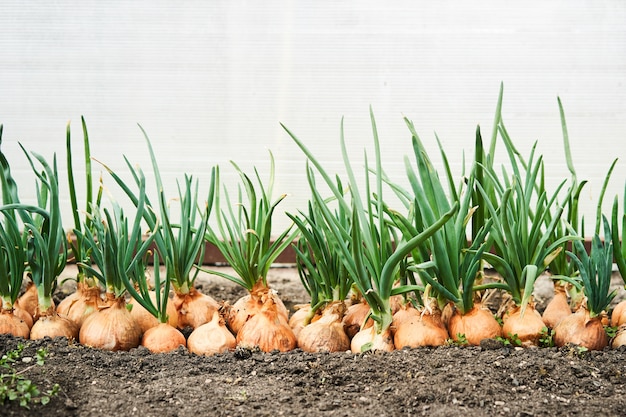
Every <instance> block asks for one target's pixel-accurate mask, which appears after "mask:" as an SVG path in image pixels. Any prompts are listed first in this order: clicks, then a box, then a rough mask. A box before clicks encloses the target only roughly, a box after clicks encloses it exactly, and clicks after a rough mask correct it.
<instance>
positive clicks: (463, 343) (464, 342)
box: [446, 333, 468, 346]
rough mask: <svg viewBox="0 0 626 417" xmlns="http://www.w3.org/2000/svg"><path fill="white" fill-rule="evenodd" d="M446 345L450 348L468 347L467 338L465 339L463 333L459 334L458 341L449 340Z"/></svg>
mask: <svg viewBox="0 0 626 417" xmlns="http://www.w3.org/2000/svg"><path fill="white" fill-rule="evenodd" d="M446 343H447V344H448V345H450V346H467V345H468V343H467V337H465V334H461V333H458V334H457V335H456V339H452V338H450V339H448V340H447V342H446Z"/></svg>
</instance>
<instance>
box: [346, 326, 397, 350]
mask: <svg viewBox="0 0 626 417" xmlns="http://www.w3.org/2000/svg"><path fill="white" fill-rule="evenodd" d="M350 350H351V351H352V352H353V353H361V352H364V351H381V352H391V351H393V350H395V346H394V344H393V337H391V330H390V329H386V330H384V331H382V332H380V333H378V332H376V327H375V326H370V327H366V328H364V329H362V330H359V331H358V332H357V334H355V335H354V337H353V338H352V340H351V341H350Z"/></svg>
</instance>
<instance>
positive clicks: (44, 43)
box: [0, 0, 626, 232]
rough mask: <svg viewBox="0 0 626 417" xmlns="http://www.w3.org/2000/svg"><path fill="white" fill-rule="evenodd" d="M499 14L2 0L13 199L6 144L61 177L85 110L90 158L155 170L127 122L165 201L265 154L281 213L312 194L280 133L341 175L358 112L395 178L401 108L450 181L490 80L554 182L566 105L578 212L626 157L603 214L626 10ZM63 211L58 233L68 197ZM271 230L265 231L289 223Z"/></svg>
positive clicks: (605, 6) (488, 8)
mask: <svg viewBox="0 0 626 417" xmlns="http://www.w3.org/2000/svg"><path fill="white" fill-rule="evenodd" d="M503 4H504V3H503V2H500V1H489V0H478V1H473V2H461V1H439V2H427V1H411V0H405V1H395V2H385V5H383V2H378V1H359V2H357V1H316V2H304V1H302V2H297V1H280V0H272V1H263V2H254V1H241V0H239V1H232V0H231V1H182V2H174V1H147V0H142V1H133V2H128V1H104V2H103V1H93V0H85V1H82V2H72V1H65V0H60V1H55V2H49V1H31V2H21V1H15V0H11V1H3V2H2V3H1V5H0V51H2V54H1V57H0V123H3V124H4V135H3V144H2V148H3V150H4V152H5V153H6V154H7V155H8V157H9V159H10V162H11V164H12V167H13V172H14V174H15V176H16V179H17V181H18V184H19V185H20V187H21V191H20V192H21V196H22V199H23V200H26V201H28V200H29V199H30V200H32V198H33V190H34V181H33V175H32V173H31V172H30V168H29V167H28V165H27V163H26V160H25V158H24V156H23V155H22V154H21V151H20V150H19V148H18V146H17V141H18V140H19V141H21V142H22V143H23V144H24V146H25V147H26V148H28V149H30V150H34V151H37V152H39V153H41V154H43V155H44V156H46V157H51V155H52V154H53V152H56V153H57V155H58V158H59V163H60V169H61V171H63V177H64V175H65V174H64V166H65V165H64V158H65V150H64V144H65V125H66V123H67V122H68V120H71V123H72V124H71V126H72V133H73V136H74V137H75V139H77V140H78V139H80V135H81V130H80V116H81V115H84V116H85V118H86V120H87V123H88V127H89V132H90V136H91V141H92V153H93V155H94V156H95V157H97V158H98V159H100V160H102V161H105V162H106V163H107V164H109V165H110V166H112V167H113V168H114V169H117V170H119V171H120V173H124V172H125V171H124V165H123V160H122V155H123V154H124V155H127V156H128V157H129V158H130V160H131V161H133V162H135V163H138V164H140V165H141V166H142V167H143V168H144V169H145V170H146V171H149V170H150V166H149V160H148V157H147V153H146V147H145V143H144V141H143V138H142V135H141V132H140V130H139V128H138V127H137V123H140V124H141V125H142V126H143V127H144V128H145V129H146V130H147V132H148V134H149V135H150V137H151V139H152V141H153V144H154V147H155V150H156V153H157V156H158V158H159V160H160V163H161V170H162V174H163V175H164V176H165V177H166V178H167V183H166V190H169V192H170V193H174V192H175V189H174V184H175V183H174V181H175V178H181V177H182V174H183V173H184V172H186V173H191V174H194V175H195V176H196V177H198V178H200V180H201V181H202V184H203V185H204V186H205V187H204V188H203V187H201V188H203V189H206V186H207V180H208V172H209V167H210V166H211V165H214V164H219V165H220V166H221V167H222V171H223V173H224V176H225V177H226V180H227V181H232V180H234V176H233V175H232V174H233V171H232V169H230V167H229V166H228V161H229V160H231V159H232V160H234V161H236V162H237V163H238V164H239V165H241V166H242V167H243V168H244V169H246V170H250V169H251V168H252V167H253V166H257V167H258V168H259V170H260V171H261V172H262V173H266V172H267V167H268V152H267V150H268V149H270V150H271V151H272V152H273V153H274V155H275V157H276V160H277V184H276V193H277V194H278V193H288V194H289V197H288V198H287V200H285V201H284V202H283V203H282V204H281V205H282V209H283V211H284V210H287V211H291V212H294V211H295V210H297V209H298V208H304V207H305V204H306V201H307V199H308V197H309V192H308V188H307V185H306V177H305V172H304V157H303V156H302V154H301V153H300V151H299V150H298V149H297V148H296V146H295V144H294V143H293V142H292V141H291V140H290V138H289V137H288V135H287V134H286V133H285V132H284V131H283V130H282V129H281V128H280V126H279V122H282V123H284V124H285V125H286V126H288V127H289V128H290V129H291V130H292V131H294V132H295V133H296V134H297V135H298V136H299V137H300V138H301V139H302V140H303V141H305V142H306V143H307V144H309V147H310V148H311V149H312V150H313V151H314V153H315V154H317V155H318V156H319V157H320V158H322V160H323V161H324V163H325V165H326V167H327V169H328V170H329V171H331V172H334V171H340V170H341V161H340V153H339V146H338V138H339V123H340V119H341V117H342V116H345V133H346V139H347V141H348V143H349V145H350V147H351V148H352V149H353V150H354V160H355V165H358V164H359V162H358V161H359V160H360V158H361V156H362V149H363V148H365V147H367V148H369V149H370V152H371V129H370V123H369V114H368V106H369V105H371V106H372V107H373V109H374V112H375V115H376V118H377V122H378V128H379V134H380V137H381V141H382V144H383V148H384V155H383V158H384V159H383V163H384V164H385V166H386V169H387V171H388V172H389V174H390V175H391V176H392V178H394V179H396V180H398V181H403V178H404V173H403V166H402V157H403V155H406V154H409V153H410V152H411V147H410V136H409V135H408V133H407V132H408V131H407V129H406V127H405V126H404V123H403V120H402V116H403V115H406V116H407V117H409V118H410V119H412V120H413V121H414V122H415V124H416V126H417V128H418V131H419V132H420V133H421V136H422V140H423V141H424V142H426V143H427V145H428V146H429V149H432V152H431V156H433V158H434V159H436V160H438V158H436V152H437V150H436V149H437V148H436V144H435V141H434V134H433V132H434V131H436V132H437V134H438V135H439V137H440V138H441V139H442V141H443V143H444V146H445V148H446V150H447V152H448V156H449V158H450V160H451V161H452V162H453V164H454V167H453V168H454V170H455V171H456V172H460V164H461V159H462V151H463V150H465V151H466V152H467V153H468V158H471V155H472V150H473V143H474V142H473V141H474V131H475V128H476V125H477V124H480V125H481V126H482V127H483V133H484V136H485V137H488V136H489V133H490V131H491V127H492V120H493V114H494V110H495V106H496V100H497V95H498V90H499V85H500V82H501V81H502V82H504V87H505V93H504V108H503V114H504V120H505V122H506V125H507V127H508V129H509V132H510V134H511V136H512V137H513V138H514V140H515V143H516V144H517V146H518V148H519V149H520V150H522V152H523V153H524V154H525V155H527V154H528V151H529V149H530V146H531V144H532V143H533V142H534V141H536V140H538V141H539V151H540V152H541V153H543V154H544V155H545V158H546V161H547V162H548V163H547V174H548V175H549V176H550V177H551V178H550V181H551V184H555V183H556V182H558V181H560V180H561V179H565V178H568V177H569V174H568V172H567V170H566V166H565V160H564V157H563V151H562V139H561V137H562V136H561V130H560V129H561V128H560V121H559V113H558V107H557V96H560V97H561V99H562V100H563V103H564V106H565V111H566V115H567V120H568V125H569V132H570V136H571V140H572V153H573V157H574V161H575V164H576V168H577V170H578V176H579V178H580V179H588V180H589V185H588V187H587V188H586V191H585V193H584V195H583V201H582V204H583V209H584V210H583V211H584V213H585V214H586V216H587V217H591V218H593V216H594V211H595V204H596V201H597V196H598V193H599V188H600V185H601V183H602V180H603V178H604V175H605V173H606V171H607V169H608V167H609V164H610V163H611V161H612V160H613V158H616V157H619V158H621V159H622V161H620V162H619V163H618V166H617V168H616V170H615V173H614V176H613V180H612V182H611V186H610V188H609V191H608V202H609V203H610V201H611V200H612V197H613V196H614V195H615V194H617V193H619V194H620V195H623V187H624V182H625V180H626V144H625V142H624V140H625V138H626V25H625V24H624V22H626V2H623V1H621V0H604V1H583V0H560V1H550V2H546V1H539V0H530V1H525V2H507V5H503ZM79 149H80V148H78V150H79ZM79 166H80V165H79ZM227 174H229V175H230V177H228V176H227ZM105 182H106V183H107V184H109V185H111V188H112V192H113V194H115V195H116V196H117V197H118V198H119V199H120V200H123V196H122V195H121V194H120V193H119V192H118V191H117V190H116V189H115V187H114V186H113V185H112V183H111V181H110V179H109V178H107V177H105ZM63 204H64V207H66V210H67V217H66V221H65V223H66V225H67V227H68V228H69V227H71V222H70V221H71V220H70V219H71V217H70V213H69V202H68V201H67V194H66V193H65V200H64V203H63ZM277 221H278V224H277V229H276V232H278V229H279V228H281V227H284V226H285V225H286V224H287V221H286V218H284V217H282V216H281V217H279V218H278V219H277ZM589 221H591V219H590V220H589Z"/></svg>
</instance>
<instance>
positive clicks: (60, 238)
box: [0, 144, 67, 314]
mask: <svg viewBox="0 0 626 417" xmlns="http://www.w3.org/2000/svg"><path fill="white" fill-rule="evenodd" d="M20 146H21V147H22V150H23V151H24V154H25V155H26V157H27V159H28V162H29V164H30V166H31V168H32V170H33V172H34V173H35V175H36V177H37V180H38V181H37V205H29V204H23V203H20V202H19V200H18V198H17V188H16V187H15V186H14V184H13V185H12V181H9V182H8V183H7V184H6V186H7V187H10V188H12V189H10V190H9V189H7V191H8V193H9V195H12V197H11V198H13V201H14V202H13V203H10V204H5V205H4V206H2V207H0V210H2V211H5V212H6V211H13V210H15V211H17V213H18V214H19V216H20V218H21V221H22V222H23V226H24V231H25V233H27V235H28V238H27V242H26V254H27V263H28V267H27V270H28V274H29V276H30V278H31V280H32V281H33V283H34V284H35V286H36V287H37V294H38V302H39V312H40V313H41V314H45V313H51V311H52V310H53V309H54V304H53V302H52V292H53V290H54V288H56V283H57V278H58V276H59V275H60V274H61V272H62V271H63V269H64V268H65V264H66V262H67V242H66V240H65V234H64V231H63V226H62V224H61V209H60V204H59V186H58V174H57V164H56V155H55V156H54V159H53V164H52V166H50V165H49V164H48V162H47V161H46V159H45V158H44V157H43V156H41V155H39V154H37V153H34V152H32V157H31V155H30V154H29V153H28V152H27V151H26V149H24V147H23V146H22V145H21V144H20ZM33 158H34V159H35V160H36V161H37V162H38V163H39V164H40V165H41V167H42V171H41V172H40V171H39V169H38V168H36V167H35V162H34V161H33Z"/></svg>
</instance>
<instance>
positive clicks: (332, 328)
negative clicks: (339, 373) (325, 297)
mask: <svg viewBox="0 0 626 417" xmlns="http://www.w3.org/2000/svg"><path fill="white" fill-rule="evenodd" d="M345 309H346V307H345V304H343V303H342V302H336V303H331V304H329V305H328V306H326V308H325V309H324V311H323V312H322V315H321V316H320V317H319V318H318V319H317V320H315V321H311V323H309V324H308V325H306V326H304V327H303V328H302V329H301V330H300V331H299V332H298V334H297V335H296V339H297V342H298V347H299V348H300V349H302V350H304V351H305V352H343V351H346V350H349V349H350V339H349V338H348V335H347V334H346V332H345V330H344V326H343V322H342V318H343V313H344V311H345Z"/></svg>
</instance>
